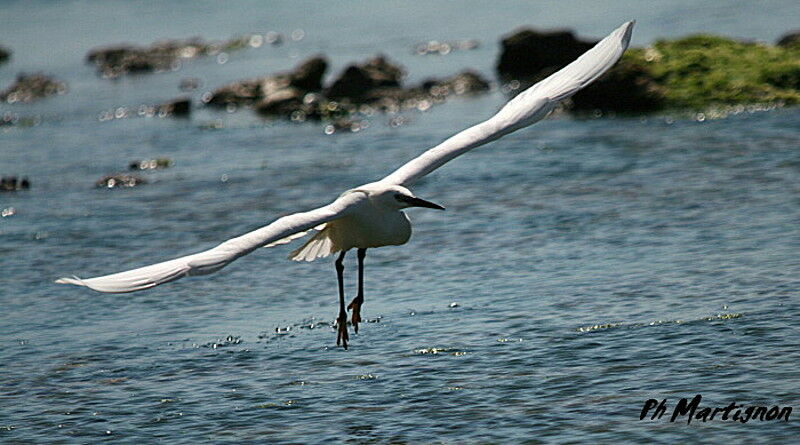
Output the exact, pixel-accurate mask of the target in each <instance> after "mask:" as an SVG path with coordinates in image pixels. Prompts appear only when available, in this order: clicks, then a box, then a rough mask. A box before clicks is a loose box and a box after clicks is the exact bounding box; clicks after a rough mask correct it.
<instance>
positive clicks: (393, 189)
mask: <svg viewBox="0 0 800 445" xmlns="http://www.w3.org/2000/svg"><path fill="white" fill-rule="evenodd" d="M633 24H634V22H628V23H625V24H623V25H622V26H620V27H619V28H617V29H616V30H615V31H614V32H612V33H611V34H610V35H609V36H607V37H606V38H605V39H603V40H602V41H600V42H599V43H598V44H597V45H595V47H594V48H592V49H590V50H589V51H587V52H586V53H585V54H583V55H582V56H580V57H579V58H578V59H577V60H575V61H574V62H572V63H571V64H569V65H567V66H566V67H564V68H562V69H561V70H559V71H558V72H556V73H555V74H553V75H551V76H550V77H548V78H546V79H544V80H542V81H541V82H539V83H537V84H535V85H533V86H532V87H530V88H528V89H527V90H525V91H523V92H522V93H520V94H519V95H517V96H516V97H515V98H514V99H512V100H511V101H509V102H508V103H507V104H506V105H505V106H504V107H503V108H502V109H501V110H500V111H499V112H498V113H497V114H495V115H494V116H492V117H491V118H489V119H487V120H486V121H484V122H481V123H479V124H477V125H475V126H472V127H470V128H468V129H466V130H464V131H462V132H460V133H457V134H456V135H454V136H452V137H450V138H448V139H447V140H445V141H444V142H442V143H441V144H439V145H437V146H436V147H433V148H431V149H429V150H427V151H426V152H424V153H422V155H420V156H418V157H417V158H415V159H412V160H411V161H409V162H407V163H406V164H404V165H403V166H401V167H400V168H398V169H397V170H395V171H394V172H393V173H391V174H389V175H388V176H386V177H385V178H383V179H381V180H380V181H377V182H372V183H368V184H364V185H362V186H359V187H356V188H353V189H350V190H347V191H346V192H344V193H342V194H341V195H340V196H339V197H338V198H337V199H336V200H335V201H333V202H332V203H330V204H328V205H326V206H323V207H320V208H317V209H314V210H310V211H307V212H301V213H295V214H293V215H288V216H284V217H282V218H279V219H277V220H276V221H274V222H273V223H271V224H269V225H267V226H264V227H262V228H260V229H257V230H254V231H252V232H249V233H246V234H244V235H241V236H239V237H236V238H233V239H230V240H228V241H225V242H223V243H221V244H219V245H218V246H216V247H214V248H212V249H209V250H206V251H203V252H200V253H196V254H193V255H188V256H185V257H180V258H176V259H174V260H169V261H165V262H162V263H158V264H153V265H150V266H145V267H140V268H138V269H133V270H129V271H125V272H120V273H116V274H112V275H106V276H101V277H96V278H89V279H85V280H83V279H80V278H78V277H73V278H61V279H59V280H57V281H56V282H57V283H67V284H75V285H79V286H86V287H88V288H90V289H93V290H96V291H99V292H110V293H118V292H133V291H138V290H143V289H148V288H151V287H154V286H158V285H160V284H163V283H167V282H170V281H174V280H176V279H179V278H181V277H185V276H193V275H205V274H209V273H212V272H216V271H218V270H220V269H222V268H223V267H225V266H227V265H228V264H230V263H231V262H233V261H234V260H236V259H237V258H239V257H241V256H244V255H246V254H248V253H250V252H252V251H254V250H256V249H258V248H260V247H272V246H276V245H280V244H286V243H288V242H290V241H293V240H295V239H298V238H301V237H303V236H305V235H306V234H308V233H309V232H311V231H314V230H316V233H315V234H314V235H313V236H312V237H311V239H309V240H308V241H307V242H306V243H305V244H304V245H303V246H302V247H300V248H299V249H297V250H295V251H294V252H292V254H291V255H290V258H292V259H294V260H298V261H300V260H305V261H312V260H314V259H316V258H319V257H324V256H328V255H331V254H333V253H337V252H339V253H340V254H339V257H338V259H337V260H336V263H335V264H336V271H337V275H338V281H339V316H338V318H337V323H338V325H339V333H338V339H337V344H339V343H343V345H344V346H345V348H346V347H347V337H348V335H347V328H346V319H347V317H346V315H347V314H346V310H345V305H344V287H343V278H342V273H343V270H344V265H343V262H342V260H343V259H344V255H345V253H346V252H347V251H348V250H350V249H357V251H358V269H359V281H358V294H357V295H356V297H355V298H354V299H353V301H352V302H351V303H350V305H349V307H348V308H349V309H352V311H353V315H352V323H353V326H354V328H355V331H356V332H358V322H359V321H360V319H361V317H360V308H361V304H362V303H363V261H364V257H365V255H366V250H367V249H369V248H375V247H383V246H390V245H402V244H405V243H406V242H408V240H409V238H410V237H411V223H410V221H409V219H408V217H407V216H406V215H405V213H404V212H403V209H405V208H408V207H427V208H434V209H440V210H444V208H443V207H441V206H439V205H437V204H433V203H431V202H428V201H425V200H422V199H420V198H417V197H416V196H414V194H413V193H412V192H411V190H409V189H408V187H409V186H410V185H412V184H413V183H414V182H415V181H417V180H418V179H420V178H422V177H423V176H425V175H427V174H429V173H431V172H432V171H434V170H435V169H437V168H439V167H441V166H442V165H444V164H445V163H447V162H448V161H450V160H452V159H453V158H455V157H457V156H460V155H461V154H463V153H466V152H467V151H469V150H472V149H473V148H476V147H479V146H481V145H484V144H486V143H488V142H491V141H493V140H496V139H499V138H500V137H502V136H504V135H506V134H509V133H511V132H513V131H516V130H518V129H520V128H524V127H526V126H528V125H531V124H533V123H535V122H538V121H539V120H541V119H543V118H544V117H545V116H547V114H549V113H550V112H551V111H552V110H553V109H554V108H555V106H556V105H557V104H558V103H559V102H560V101H562V100H564V99H566V98H568V97H570V96H571V95H573V94H575V93H576V92H577V91H579V90H580V89H582V88H584V87H585V86H587V85H589V84H590V83H591V82H593V81H594V80H595V79H597V78H598V77H599V76H601V75H602V74H603V73H605V72H606V71H607V70H608V69H610V68H611V67H612V66H613V65H614V64H615V63H616V62H617V60H619V58H620V57H621V56H622V53H623V52H624V51H625V49H626V48H627V46H628V42H629V41H630V36H631V31H632V29H633Z"/></svg>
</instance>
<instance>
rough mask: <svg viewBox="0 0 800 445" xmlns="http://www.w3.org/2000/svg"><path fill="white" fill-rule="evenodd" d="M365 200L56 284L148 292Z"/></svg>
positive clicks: (355, 196)
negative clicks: (112, 271) (173, 256)
mask: <svg viewBox="0 0 800 445" xmlns="http://www.w3.org/2000/svg"><path fill="white" fill-rule="evenodd" d="M363 199H365V195H364V194H363V193H359V192H345V193H344V194H343V195H342V196H340V197H339V199H337V200H336V201H334V202H332V203H330V204H328V205H326V206H323V207H320V208H318V209H315V210H311V211H308V212H301V213H295V214H293V215H288V216H284V217H282V218H278V219H277V220H275V221H274V222H273V223H271V224H269V225H267V226H264V227H262V228H260V229H256V230H253V231H252V232H249V233H246V234H244V235H242V236H239V237H236V238H233V239H230V240H228V241H225V242H224V243H222V244H220V245H218V246H216V247H214V248H213V249H209V250H206V251H204V252H200V253H195V254H193V255H187V256H184V257H180V258H176V259H174V260H169V261H164V262H163V263H158V264H153V265H150V266H145V267H140V268H138V269H133V270H129V271H125V272H120V273H115V274H113V275H105V276H102V277H95V278H87V279H85V280H84V279H80V278H78V277H73V278H60V279H58V280H56V283H61V284H75V285H78V286H86V287H88V288H90V289H93V290H96V291H98V292H108V293H123V292H134V291H137V290H143V289H148V288H151V287H154V286H158V285H159V284H164V283H167V282H170V281H173V280H177V279H178V278H182V277H186V276H192V275H205V274H210V273H213V272H216V271H218V270H220V269H222V268H223V267H225V266H227V265H228V264H230V263H231V262H232V261H234V260H235V259H237V258H239V257H240V256H243V255H246V254H248V253H250V252H252V251H254V250H255V249H257V248H259V247H262V246H272V245H277V244H284V243H287V242H289V241H291V240H292V239H294V238H297V236H295V235H296V234H298V233H302V234H305V233H306V232H308V231H309V230H311V229H313V228H315V227H319V226H320V225H321V224H324V223H326V222H328V221H332V220H334V219H337V218H340V217H342V216H345V215H346V214H348V213H349V212H350V211H352V210H353V209H354V208H355V207H356V206H357V205H358V204H359V203H360V202H361V201H362V200H363Z"/></svg>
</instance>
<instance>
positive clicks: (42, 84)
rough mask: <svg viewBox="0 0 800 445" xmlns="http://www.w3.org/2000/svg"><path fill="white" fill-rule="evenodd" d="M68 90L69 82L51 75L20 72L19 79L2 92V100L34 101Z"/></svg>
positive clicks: (0, 97)
mask: <svg viewBox="0 0 800 445" xmlns="http://www.w3.org/2000/svg"><path fill="white" fill-rule="evenodd" d="M66 92H67V84H66V83H64V82H62V81H60V80H57V79H55V78H53V77H51V76H47V75H44V74H41V73H37V74H25V73H22V74H19V75H17V81H16V83H14V85H11V86H10V87H8V89H6V90H5V91H3V92H0V101H3V102H8V103H10V104H11V103H16V102H23V103H27V102H32V101H34V100H36V99H40V98H43V97H47V96H52V95H54V94H64V93H66Z"/></svg>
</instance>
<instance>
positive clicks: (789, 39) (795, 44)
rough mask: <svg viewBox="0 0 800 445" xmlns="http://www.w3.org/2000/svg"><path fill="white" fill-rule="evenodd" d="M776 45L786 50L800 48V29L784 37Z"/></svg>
mask: <svg viewBox="0 0 800 445" xmlns="http://www.w3.org/2000/svg"><path fill="white" fill-rule="evenodd" d="M776 45H777V46H781V47H784V48H800V29H797V30H794V31H790V32H787V33H786V34H784V35H782V36H781V37H780V38H779V39H778V41H777V43H776Z"/></svg>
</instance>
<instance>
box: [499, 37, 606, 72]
mask: <svg viewBox="0 0 800 445" xmlns="http://www.w3.org/2000/svg"><path fill="white" fill-rule="evenodd" d="M595 43H596V42H590V41H584V40H578V39H576V38H575V35H574V34H573V33H572V32H571V31H567V30H559V31H549V32H540V31H535V30H532V29H523V30H520V31H517V32H516V33H514V34H512V35H510V36H508V37H506V38H504V39H503V40H502V50H501V53H500V59H499V60H498V62H497V71H498V73H500V76H501V77H503V78H506V79H512V78H513V79H530V80H538V79H535V78H536V77H537V76H541V74H542V73H545V72H547V73H552V72H555V71H556V70H557V69H559V68H561V67H563V66H565V65H567V64H568V63H570V62H572V61H573V60H575V59H576V58H578V56H580V55H581V54H583V53H584V52H586V51H588V50H589V49H590V48H591V47H592V46H594V44H595Z"/></svg>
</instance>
